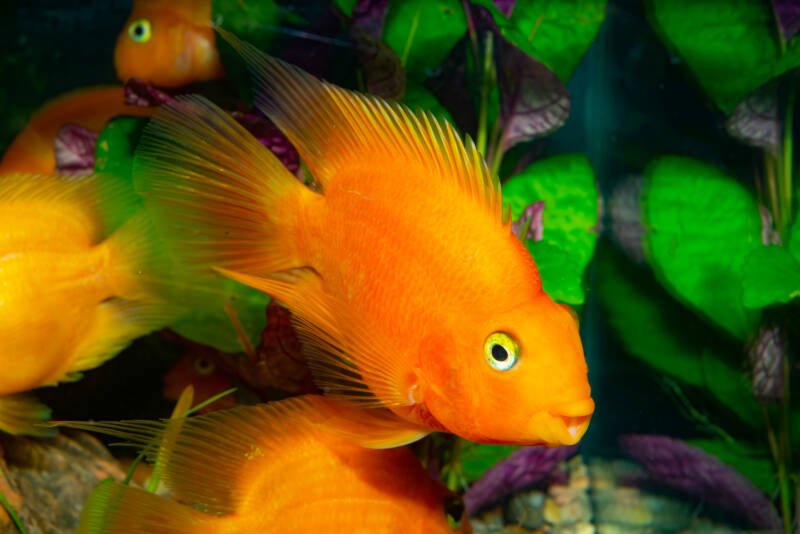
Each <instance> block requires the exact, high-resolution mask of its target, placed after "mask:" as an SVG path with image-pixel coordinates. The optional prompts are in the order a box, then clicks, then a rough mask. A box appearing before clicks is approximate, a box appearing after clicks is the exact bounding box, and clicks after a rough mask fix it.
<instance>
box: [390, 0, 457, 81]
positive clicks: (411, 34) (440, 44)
mask: <svg viewBox="0 0 800 534" xmlns="http://www.w3.org/2000/svg"><path fill="white" fill-rule="evenodd" d="M466 31H467V18H466V15H465V14H464V8H463V6H462V4H461V2H460V1H459V0H389V8H388V10H387V12H386V19H385V22H384V26H383V39H384V41H386V44H388V45H389V46H390V47H391V48H392V50H394V51H395V53H396V54H397V55H398V56H399V57H400V60H401V61H402V62H403V65H404V66H405V69H406V73H407V75H408V77H409V78H410V79H413V80H415V81H418V82H422V81H424V80H425V78H427V77H428V75H429V74H431V73H432V72H433V71H434V70H435V68H436V67H437V66H438V65H439V63H441V62H442V60H443V59H444V58H445V57H446V56H447V54H448V52H449V51H450V49H451V48H452V47H453V45H455V44H456V42H458V40H459V39H461V36H462V35H464V32H466Z"/></svg>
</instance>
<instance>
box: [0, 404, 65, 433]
mask: <svg viewBox="0 0 800 534" xmlns="http://www.w3.org/2000/svg"><path fill="white" fill-rule="evenodd" d="M49 418H50V408H48V407H47V406H45V405H44V404H42V403H41V402H39V401H38V400H36V398H35V397H34V396H32V395H28V394H21V395H7V396H4V397H0V431H2V432H6V433H7V434H13V435H21V434H25V435H28V436H36V437H45V436H52V435H53V434H54V433H55V431H54V430H53V429H52V428H45V427H38V426H36V425H37V423H41V422H42V421H46V420H48V419H49Z"/></svg>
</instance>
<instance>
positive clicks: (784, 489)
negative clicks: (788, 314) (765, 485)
mask: <svg viewBox="0 0 800 534" xmlns="http://www.w3.org/2000/svg"><path fill="white" fill-rule="evenodd" d="M790 371H791V368H790V364H789V357H788V355H785V356H784V358H783V369H782V372H783V396H782V398H781V424H780V464H778V480H779V482H780V485H781V514H782V516H783V531H784V533H785V534H791V533H792V488H791V485H790V484H789V476H788V472H789V469H790V467H791V466H790V465H789V464H790V462H791V454H792V447H791V443H790V441H789V436H790V431H791V429H790V426H789V425H790V421H789V411H790V409H791V402H790V401H791V398H790V395H789V392H790V384H789V377H790V374H791V373H790Z"/></svg>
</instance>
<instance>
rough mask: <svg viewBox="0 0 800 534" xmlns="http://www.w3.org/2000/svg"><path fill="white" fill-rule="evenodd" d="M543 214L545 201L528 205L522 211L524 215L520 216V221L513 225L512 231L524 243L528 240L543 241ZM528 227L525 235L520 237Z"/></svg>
mask: <svg viewBox="0 0 800 534" xmlns="http://www.w3.org/2000/svg"><path fill="white" fill-rule="evenodd" d="M543 214H544V200H539V201H538V202H534V203H533V204H528V205H527V206H526V207H525V209H524V210H523V211H522V215H520V216H519V219H517V220H516V221H514V222H512V223H511V231H512V232H514V233H515V234H516V235H517V237H519V238H520V239H521V240H522V241H525V240H526V239H533V240H534V241H541V240H542V238H543V237H544V225H543V224H542V215H543ZM526 227H527V230H525V235H520V234H521V232H522V231H523V230H524V229H525V228H526Z"/></svg>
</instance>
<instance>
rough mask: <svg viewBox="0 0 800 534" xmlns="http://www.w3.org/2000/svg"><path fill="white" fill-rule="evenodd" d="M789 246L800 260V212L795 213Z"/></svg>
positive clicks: (795, 257)
mask: <svg viewBox="0 0 800 534" xmlns="http://www.w3.org/2000/svg"><path fill="white" fill-rule="evenodd" d="M787 248H788V249H789V252H790V253H791V255H792V256H793V257H794V259H796V260H797V261H800V213H797V214H795V216H794V223H792V227H791V228H790V229H789V239H788V243H787Z"/></svg>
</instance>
